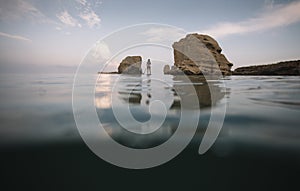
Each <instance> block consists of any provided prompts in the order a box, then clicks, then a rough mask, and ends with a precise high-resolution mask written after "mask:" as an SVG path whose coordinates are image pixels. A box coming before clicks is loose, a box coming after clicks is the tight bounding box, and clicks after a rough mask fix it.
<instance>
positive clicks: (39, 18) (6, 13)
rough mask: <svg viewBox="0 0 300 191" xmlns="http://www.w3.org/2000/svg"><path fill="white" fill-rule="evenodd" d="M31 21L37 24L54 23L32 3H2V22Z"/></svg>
mask: <svg viewBox="0 0 300 191" xmlns="http://www.w3.org/2000/svg"><path fill="white" fill-rule="evenodd" d="M22 19H30V20H31V21H33V22H37V23H52V24H55V22H54V21H52V20H50V19H49V18H47V17H46V16H45V15H44V14H43V13H42V12H41V11H40V10H39V9H37V8H36V7H35V6H34V5H33V4H32V3H30V2H28V1H24V0H10V1H0V20H3V21H15V20H22Z"/></svg>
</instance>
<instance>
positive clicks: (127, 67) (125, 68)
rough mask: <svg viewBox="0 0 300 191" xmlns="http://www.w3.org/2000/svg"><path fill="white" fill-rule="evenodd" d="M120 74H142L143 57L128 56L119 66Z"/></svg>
mask: <svg viewBox="0 0 300 191" xmlns="http://www.w3.org/2000/svg"><path fill="white" fill-rule="evenodd" d="M118 73H119V74H142V57H141V56H127V57H126V58H125V59H123V60H122V62H121V63H120V65H119V67H118Z"/></svg>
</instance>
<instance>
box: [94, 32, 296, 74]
mask: <svg viewBox="0 0 300 191" xmlns="http://www.w3.org/2000/svg"><path fill="white" fill-rule="evenodd" d="M172 47H173V51H174V65H171V66H170V65H165V66H164V68H163V72H164V74H169V75H181V74H185V75H204V74H210V75H214V74H219V73H220V72H221V73H222V75H223V76H228V75H297V76H298V75H300V60H294V61H285V62H279V63H276V64H268V65H257V66H246V67H240V68H237V69H235V70H234V71H232V70H231V67H232V66H233V64H232V63H231V62H229V61H228V59H227V58H226V56H225V55H224V54H222V53H221V52H222V48H221V47H220V46H219V44H218V42H217V41H216V40H215V39H213V38H212V37H210V36H208V35H202V34H197V33H194V34H188V35H187V36H186V37H184V38H182V39H180V40H179V41H178V42H174V44H173V45H172ZM150 70H151V69H150ZM98 73H99V74H135V75H141V74H143V73H142V57H141V56H127V57H126V58H124V59H123V60H122V61H121V63H120V64H119V67H118V71H115V72H98Z"/></svg>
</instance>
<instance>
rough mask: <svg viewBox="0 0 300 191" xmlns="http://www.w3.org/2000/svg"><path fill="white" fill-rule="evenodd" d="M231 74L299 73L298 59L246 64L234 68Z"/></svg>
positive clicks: (285, 74)
mask: <svg viewBox="0 0 300 191" xmlns="http://www.w3.org/2000/svg"><path fill="white" fill-rule="evenodd" d="M232 75H253V76H255V75H269V76H270V75H284V76H298V75H300V60H294V61H284V62H278V63H276V64H267V65H257V66H246V67H240V68H237V69H235V70H234V71H233V72H232Z"/></svg>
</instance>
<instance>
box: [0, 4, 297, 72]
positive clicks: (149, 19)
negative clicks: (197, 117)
mask: <svg viewBox="0 0 300 191" xmlns="http://www.w3.org/2000/svg"><path fill="white" fill-rule="evenodd" d="M299 10H300V1H287V0H286V1H283V0H280V1H279V0H278V1H277V0H274V1H272V0H267V1H264V0H253V1H246V0H245V1H241V0H231V1H225V0H210V1H201V0H190V1H179V0H164V1H161V0H157V1H156V0H151V1H141V0H127V1H126V0H102V1H98V0H92V1H88V0H87V1H85V0H77V1H76V0H74V1H71V0H64V1H63V0H53V1H44V0H25V1H21V0H1V1H0V43H1V44H0V64H1V68H0V69H1V70H2V69H3V70H4V69H6V68H14V67H20V66H24V68H26V67H27V68H26V69H27V70H30V69H31V68H30V67H33V65H35V66H36V67H39V66H70V67H76V66H77V65H78V64H79V63H80V61H81V60H82V58H83V57H84V55H85V53H86V51H87V50H88V49H89V48H90V47H91V46H92V45H93V44H94V43H95V42H96V41H97V40H99V39H101V38H103V37H104V36H105V35H108V34H110V33H112V32H113V31H115V30H117V29H119V28H122V27H126V26H129V25H134V24H139V23H162V24H168V25H174V26H176V27H179V28H182V29H183V30H185V31H187V32H199V33H206V34H209V35H211V36H213V37H214V38H216V39H217V41H218V42H219V44H220V46H221V47H222V48H223V51H224V54H225V55H226V56H227V58H228V59H229V60H230V61H231V62H233V63H234V67H238V66H243V65H253V64H263V63H271V62H276V61H281V60H292V59H300V54H299V53H300V37H299V34H300V11H299Z"/></svg>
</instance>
